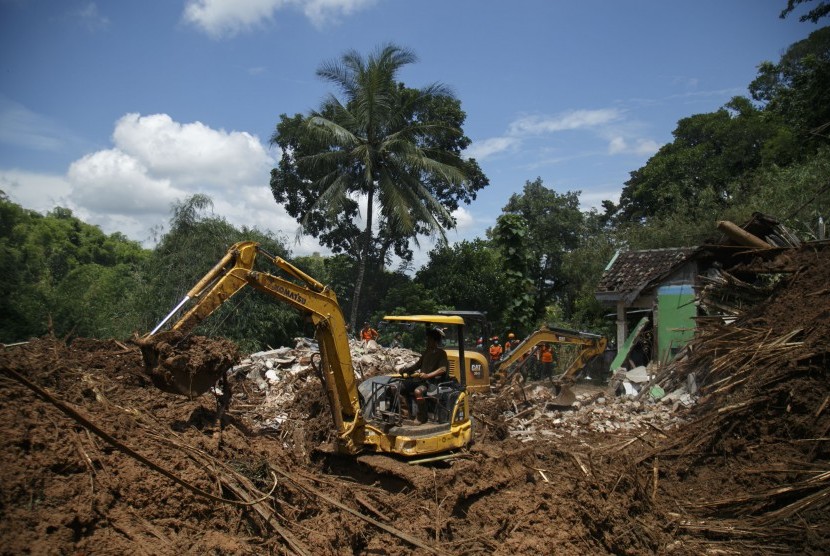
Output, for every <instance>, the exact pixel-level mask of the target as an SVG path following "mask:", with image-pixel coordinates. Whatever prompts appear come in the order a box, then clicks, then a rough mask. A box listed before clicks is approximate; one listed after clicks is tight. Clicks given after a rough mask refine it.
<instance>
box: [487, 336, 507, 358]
mask: <svg viewBox="0 0 830 556" xmlns="http://www.w3.org/2000/svg"><path fill="white" fill-rule="evenodd" d="M492 341H493V343H492V344H490V362H491V363H497V362H498V361H499V359H501V355H502V353H504V350H503V349H502V347H501V346H500V345H499V337H498V336H493V340H492Z"/></svg>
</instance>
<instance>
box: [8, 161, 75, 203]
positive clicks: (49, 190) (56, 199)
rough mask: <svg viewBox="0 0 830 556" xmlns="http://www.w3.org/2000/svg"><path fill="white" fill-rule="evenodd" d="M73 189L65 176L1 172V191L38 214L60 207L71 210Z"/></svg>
mask: <svg viewBox="0 0 830 556" xmlns="http://www.w3.org/2000/svg"><path fill="white" fill-rule="evenodd" d="M71 189H72V186H71V185H70V184H69V181H68V180H67V179H66V177H65V176H56V175H49V174H38V173H35V172H26V171H23V170H0V190H2V191H3V192H4V193H6V194H7V195H8V196H9V198H10V199H11V200H12V201H13V202H15V203H17V204H18V205H20V206H23V207H26V208H28V209H31V210H35V211H38V212H46V211H49V210H52V209H53V208H55V207H58V206H61V207H67V208H70V201H69V198H68V195H69V193H70V191H71Z"/></svg>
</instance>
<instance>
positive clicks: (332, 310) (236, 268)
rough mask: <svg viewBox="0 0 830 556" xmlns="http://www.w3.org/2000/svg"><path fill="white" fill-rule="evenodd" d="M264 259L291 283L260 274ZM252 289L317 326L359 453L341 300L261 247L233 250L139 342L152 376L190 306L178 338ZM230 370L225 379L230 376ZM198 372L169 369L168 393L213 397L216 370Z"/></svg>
mask: <svg viewBox="0 0 830 556" xmlns="http://www.w3.org/2000/svg"><path fill="white" fill-rule="evenodd" d="M258 254H259V255H262V256H263V257H265V258H266V259H267V260H268V261H269V262H270V263H271V264H273V265H274V267H275V268H276V269H277V270H278V271H280V272H281V273H282V274H284V275H287V277H283V276H277V275H274V274H269V273H265V272H259V271H256V270H254V262H255V260H256V258H257V255H258ZM288 278H291V279H292V280H289V279H288ZM246 286H251V287H253V288H254V289H256V290H258V291H261V292H263V293H264V294H266V295H268V296H270V297H272V298H274V299H275V300H276V301H280V302H283V303H286V304H288V305H290V306H291V307H293V308H294V309H296V310H298V311H300V312H301V313H303V314H305V315H307V316H308V317H309V318H310V319H311V321H312V323H313V324H314V325H315V330H316V332H315V335H316V338H317V341H318V344H319V347H320V355H321V357H320V362H321V365H320V369H319V370H320V371H321V372H322V374H323V382H324V384H325V387H326V393H327V396H328V399H329V402H330V403H329V405H330V407H331V410H332V417H333V419H334V422H335V426H336V428H337V431H338V433H339V436H340V440H341V445H342V446H343V447H344V448H345V450H346V451H348V452H356V451H358V450H359V446H360V445H361V444H362V440H363V439H362V435H363V430H362V428H363V427H362V424H363V420H362V416H361V411H360V401H359V397H358V391H357V385H356V382H355V375H354V369H353V367H352V361H351V355H350V351H349V339H348V334H347V333H346V323H345V320H344V318H343V313H342V311H341V310H340V305H339V304H338V303H337V297H336V295H335V293H334V292H333V291H332V290H331V289H330V288H328V287H327V286H324V285H323V284H321V283H320V282H318V281H317V280H315V279H314V278H312V277H310V276H308V275H307V274H306V273H304V272H303V271H301V270H300V269H298V268H297V267H295V266H294V265H292V264H291V263H289V262H288V261H286V260H284V259H282V258H280V257H277V256H274V255H271V254H269V253H268V252H267V251H265V250H264V249H262V248H261V247H259V244H257V243H255V242H240V243H237V244H235V245H233V246H232V247H231V248H230V249H229V250H228V252H227V254H226V255H225V256H224V257H223V258H222V259H221V260H220V261H219V262H218V263H217V264H216V265H215V266H214V267H213V268H212V269H211V270H210V271H209V272H208V273H207V274H205V276H204V277H203V278H202V279H201V280H199V282H198V283H197V284H196V285H195V286H193V288H191V290H190V291H189V292H188V293H187V295H186V296H185V297H184V299H182V301H181V302H180V303H179V304H178V305H177V306H176V308H175V309H173V311H171V312H170V313H169V314H168V315H167V317H165V319H164V320H162V322H161V323H159V325H158V326H156V328H155V329H154V330H153V331H152V332H151V333H150V334H148V335H147V336H145V337H144V338H142V339H141V340H140V341H139V345H140V346H141V347H142V353H143V354H144V359H145V365H146V366H147V368H148V372H150V373H154V372H155V373H158V369H157V368H156V367H157V366H159V365H162V366H163V365H164V360H162V358H160V357H159V356H158V353H157V345H158V344H157V343H156V342H154V339H155V337H156V334H157V332H158V330H159V329H160V328H161V327H162V326H163V325H164V324H165V323H166V322H167V321H168V320H170V319H171V318H172V316H173V315H174V314H175V313H176V312H178V310H180V309H181V308H182V307H183V306H184V305H185V304H186V303H187V302H188V301H189V300H191V299H192V300H195V304H194V305H193V307H191V308H190V309H189V310H188V311H187V312H186V313H185V314H184V315H183V316H182V317H181V318H180V319H179V320H178V321H176V322H175V323H174V324H173V325H172V327H171V331H173V333H178V335H177V336H176V337H180V336H181V335H183V334H188V333H190V332H191V331H192V330H193V329H194V328H195V327H196V326H197V325H198V324H199V323H200V322H202V321H203V320H204V319H206V318H208V317H209V316H210V315H211V314H212V313H213V312H214V311H216V309H218V308H219V306H220V305H222V304H223V303H225V302H226V301H227V300H228V299H230V298H231V297H232V296H233V295H234V294H236V293H237V292H238V291H240V290H241V289H242V288H244V287H246ZM160 336H161V334H160ZM168 343H169V340H167V339H166V338H165V345H167V344H168ZM224 370H227V369H224ZM224 370H222V371H221V373H224ZM197 372H198V373H202V374H204V375H205V377H204V379H200V377H199V376H194V371H193V369H181V368H178V369H177V368H175V367H174V368H169V369H165V376H166V377H167V378H168V379H169V380H170V381H172V382H174V383H175V384H174V385H171V386H172V388H162V389H164V390H165V391H174V392H176V391H177V392H179V393H182V394H185V395H190V396H193V395H198V394H201V393H203V392H205V391H207V390H208V389H209V388H210V387H211V386H212V385H213V384H214V383H215V382H216V379H217V378H218V377H216V376H215V374H216V373H215V370H213V369H199V370H198V371H197ZM155 382H156V381H155V380H154V383H155Z"/></svg>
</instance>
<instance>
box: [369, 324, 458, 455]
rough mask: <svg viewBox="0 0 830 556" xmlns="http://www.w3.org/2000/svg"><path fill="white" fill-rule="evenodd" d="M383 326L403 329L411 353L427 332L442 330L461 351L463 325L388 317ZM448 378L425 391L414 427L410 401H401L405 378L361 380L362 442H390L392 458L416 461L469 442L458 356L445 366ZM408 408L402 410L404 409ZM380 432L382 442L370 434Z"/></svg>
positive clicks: (380, 377) (394, 376)
mask: <svg viewBox="0 0 830 556" xmlns="http://www.w3.org/2000/svg"><path fill="white" fill-rule="evenodd" d="M384 320H385V321H387V323H389V324H390V325H392V324H395V323H397V324H400V325H404V326H405V327H406V328H405V331H406V332H405V336H406V337H407V338H408V339H409V340H410V341H412V342H414V343H413V344H412V345H411V347H413V348H415V349H416V350H417V351H420V347H421V346H420V345H418V341H419V339H420V338H424V337H425V336H426V331H427V330H430V329H432V328H440V329H442V330H444V332H445V335H446V338H447V339H448V341H449V342H451V343H453V344H456V343H457V344H458V345H459V346H460V349H461V351H462V353H463V349H464V343H463V338H464V319H463V318H461V317H459V316H448V315H406V316H402V315H393V316H386V317H384ZM449 363H450V368H449V375H450V377H449V378H448V379H446V380H443V381H441V382H436V383H433V384H431V385H430V388H428V389H427V391H426V393H425V394H424V398H425V400H424V404H425V406H424V409H425V414H424V415H423V416H424V417H425V420H424V421H423V422H419V421H417V420H415V419H412V418H411V417H412V416H415V414H416V411H415V406H414V405H412V401H411V400H409V399H407V398H406V397H403V398H402V396H401V395H400V393H401V391H402V386H403V381H404V380H406V379H407V376H404V375H389V376H376V377H371V378H368V379H366V380H364V381H363V382H362V383H361V384H360V386H359V387H358V390H359V391H360V395H361V400H362V401H363V416H364V420H365V422H366V441H367V442H374V441H376V440H377V439H380V438H384V439H385V441H393V442H394V443H395V446H397V448H396V449H395V450H394V451H395V452H396V453H401V454H403V455H420V454H429V453H435V452H442V451H445V450H451V449H453V448H461V447H463V446H466V445H467V444H469V442H470V440H471V438H472V429H471V422H470V408H469V398H468V396H467V388H466V372H465V369H464V358H463V356H462V357H461V358H460V359H458V360H456V361H452V360H450V361H449ZM407 403H408V404H410V407H408V408H407V407H405V405H404V404H407ZM374 430H378V431H381V432H382V433H383V435H382V436H380V435H374V434H372V433H373V431H374Z"/></svg>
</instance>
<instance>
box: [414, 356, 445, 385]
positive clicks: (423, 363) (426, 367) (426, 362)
mask: <svg viewBox="0 0 830 556" xmlns="http://www.w3.org/2000/svg"><path fill="white" fill-rule="evenodd" d="M416 365H417V367H418V370H420V371H421V372H422V373H424V374H427V373H431V372H434V371H435V370H436V369H439V368H441V367H444V368H445V369H446V371H444V374H443V375H438V376H436V377H433V378H430V379H427V380H429V381H430V382H439V381H442V380H446V378H447V377H448V376H449V373H450V362H449V359H447V352H446V351H444V350H443V349H441V348H435V349H433V350H430V351H425V352H424V353H423V354H421V358H420V359H419V360H418V362H417V363H416Z"/></svg>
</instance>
